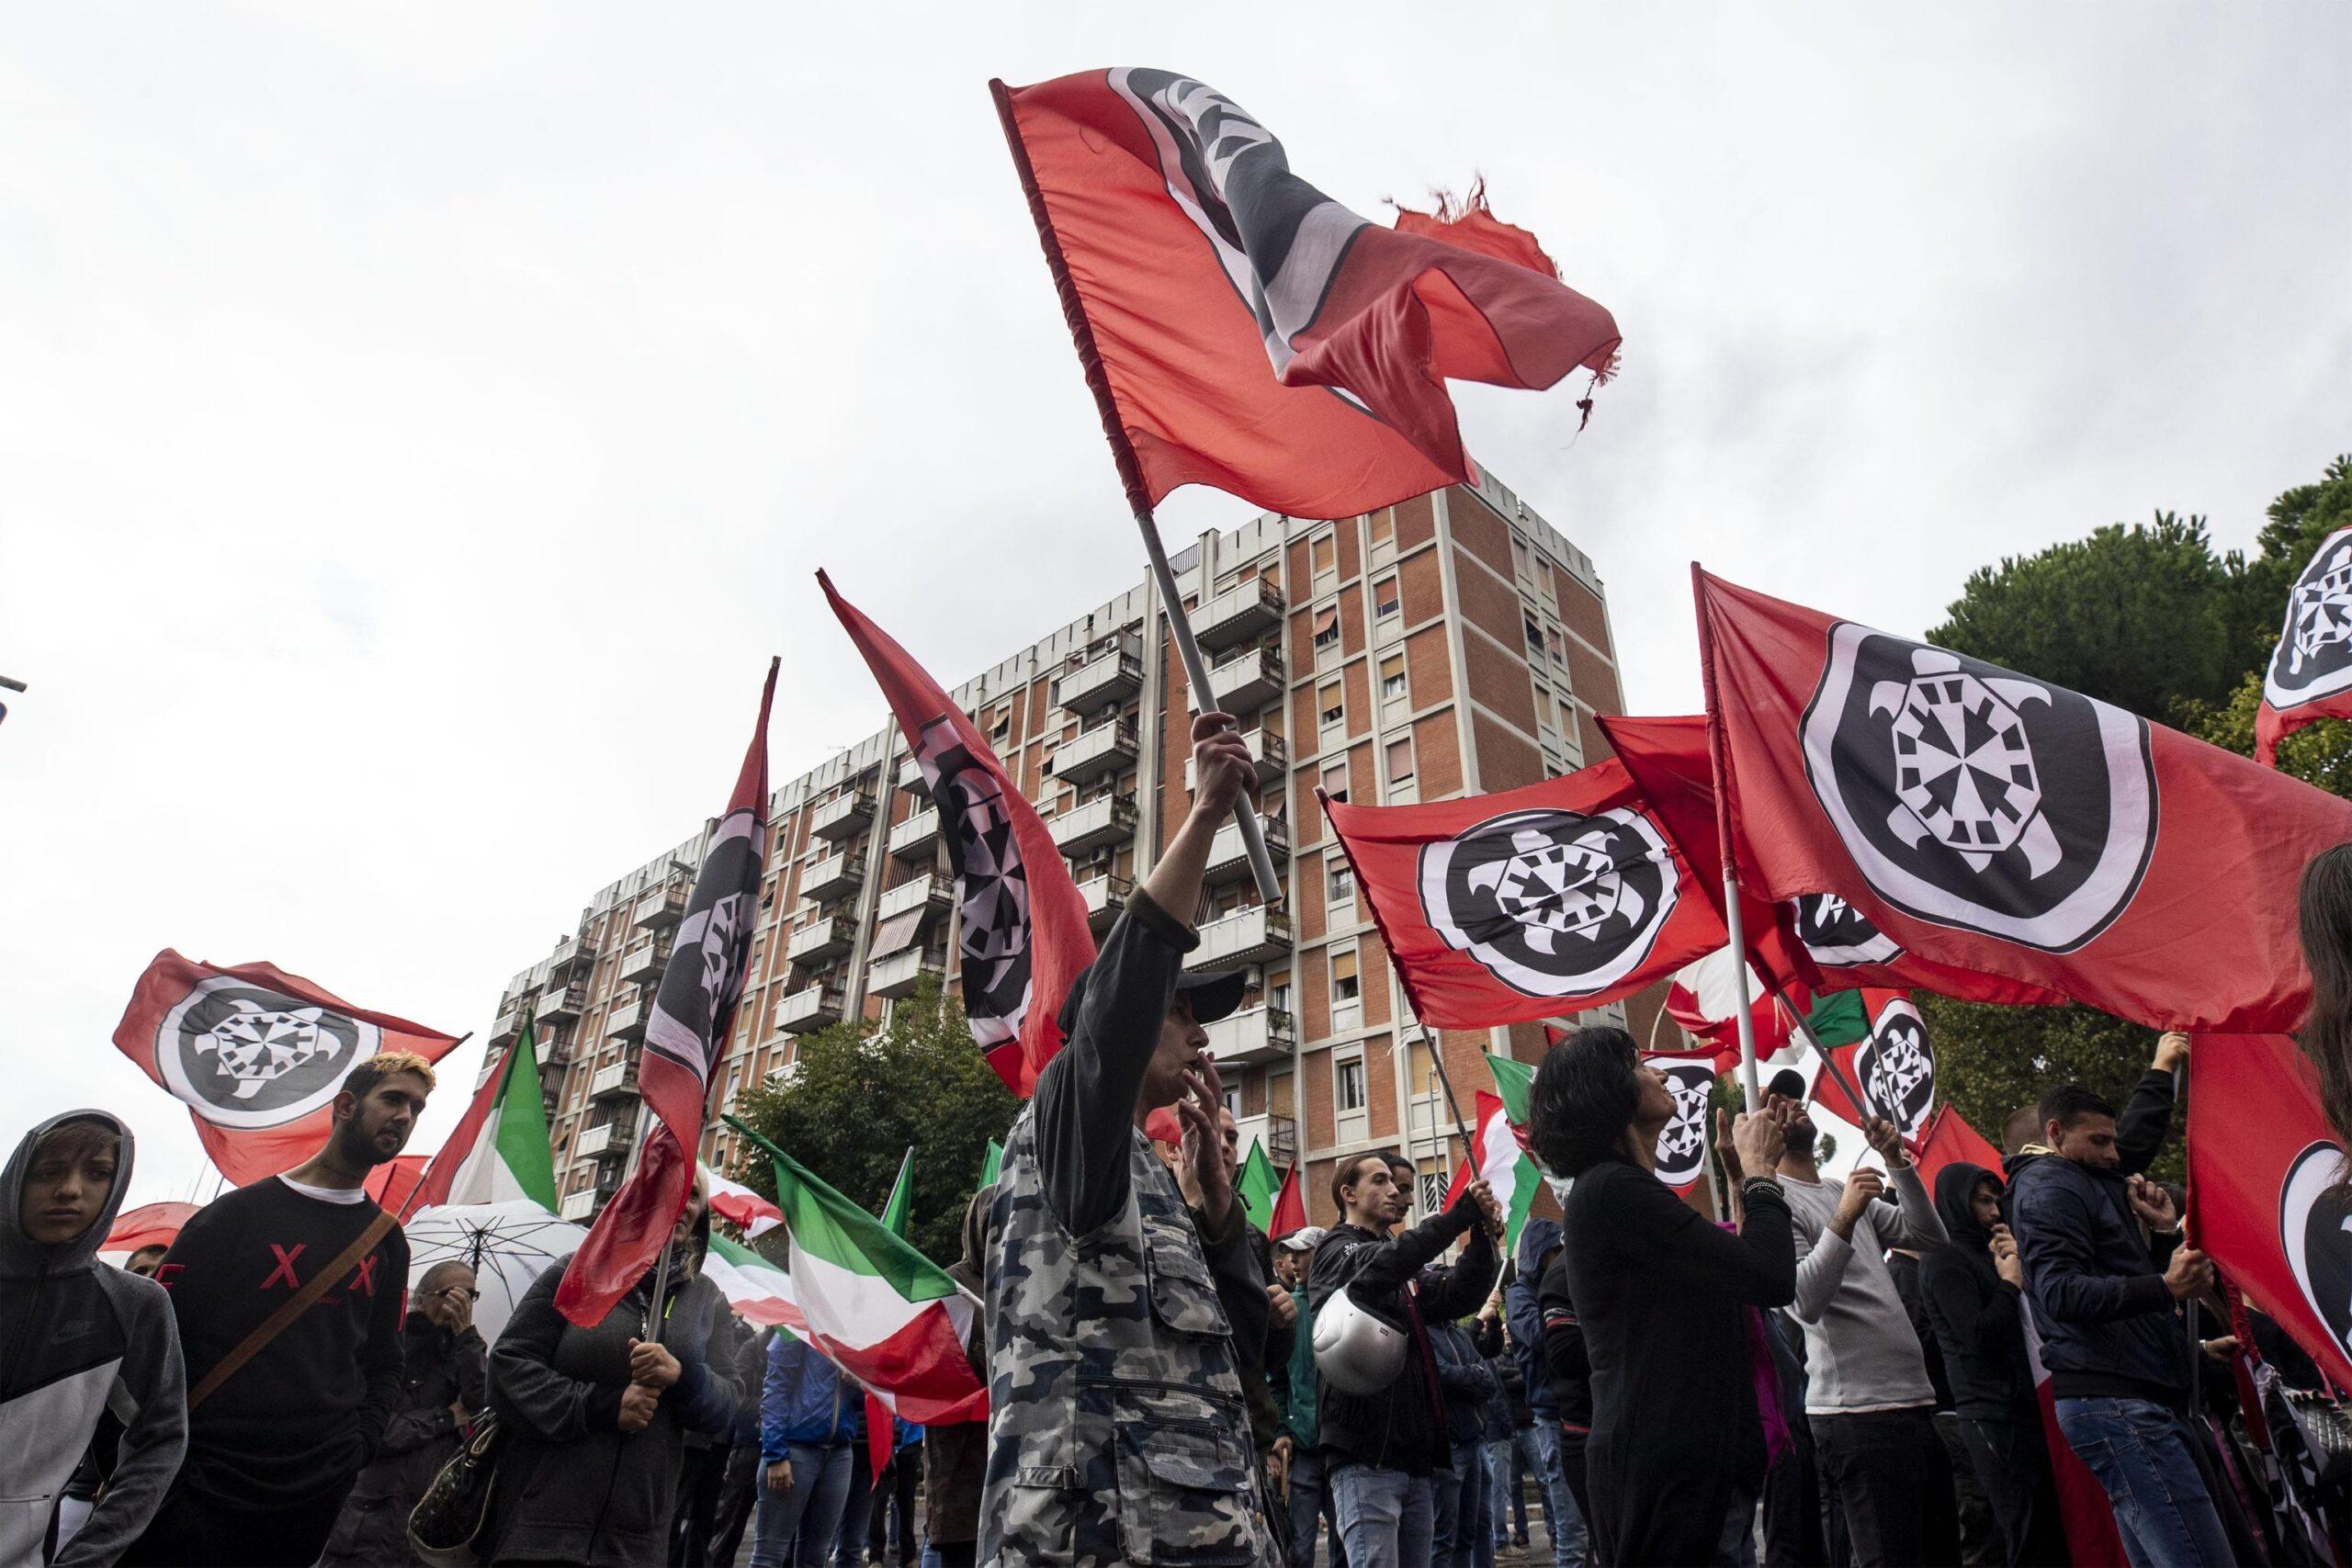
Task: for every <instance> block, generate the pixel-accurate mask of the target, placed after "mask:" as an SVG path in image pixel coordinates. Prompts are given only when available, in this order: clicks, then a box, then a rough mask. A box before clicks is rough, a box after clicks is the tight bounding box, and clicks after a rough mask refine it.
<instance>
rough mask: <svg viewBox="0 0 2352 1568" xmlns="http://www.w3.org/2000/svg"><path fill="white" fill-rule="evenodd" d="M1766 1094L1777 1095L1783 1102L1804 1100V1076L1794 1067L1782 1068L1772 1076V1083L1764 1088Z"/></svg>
mask: <svg viewBox="0 0 2352 1568" xmlns="http://www.w3.org/2000/svg"><path fill="white" fill-rule="evenodd" d="M1764 1092H1765V1093H1767V1094H1777V1095H1779V1096H1780V1097H1781V1099H1783V1100H1804V1074H1803V1073H1801V1072H1799V1071H1797V1070H1796V1069H1795V1068H1794V1067H1782V1068H1781V1070H1780V1071H1779V1072H1777V1073H1774V1074H1773V1075H1772V1081H1771V1082H1770V1083H1768V1084H1766V1085H1765V1086H1764Z"/></svg>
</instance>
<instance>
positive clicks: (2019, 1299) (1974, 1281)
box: [1919, 1160, 2041, 1423]
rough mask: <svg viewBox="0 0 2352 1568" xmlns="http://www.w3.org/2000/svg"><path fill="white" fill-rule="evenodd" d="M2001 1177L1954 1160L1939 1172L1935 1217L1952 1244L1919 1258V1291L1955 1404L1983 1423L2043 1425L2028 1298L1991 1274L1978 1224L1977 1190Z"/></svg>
mask: <svg viewBox="0 0 2352 1568" xmlns="http://www.w3.org/2000/svg"><path fill="white" fill-rule="evenodd" d="M1987 1180H1989V1181H1992V1182H1995V1183H1996V1184H1997V1183H1998V1182H1999V1181H2000V1177H1999V1176H1998V1175H1996V1174H1995V1173H1994V1172H1992V1171H1989V1170H1986V1169H1985V1168H1984V1167H1983V1166H1981V1165H1970V1164H1968V1163H1967V1162H1966V1161H1964V1160H1955V1161H1953V1162H1952V1163H1951V1164H1950V1165H1948V1166H1946V1167H1944V1168H1942V1169H1941V1170H1939V1171H1938V1172H1936V1216H1937V1218H1939V1219H1940V1220H1942V1221H1943V1223H1944V1233H1945V1235H1948V1236H1949V1237H1950V1238H1951V1239H1950V1240H1949V1241H1947V1242H1945V1243H1944V1244H1943V1245H1942V1246H1940V1247H1929V1248H1928V1250H1927V1251H1925V1252H1923V1253H1922V1254H1920V1257H1919V1289H1920V1292H1921V1293H1922V1294H1924V1295H1925V1296H1926V1297H1927V1303H1928V1321H1929V1322H1930V1323H1931V1324H1933V1325H1934V1327H1935V1335H1936V1343H1937V1345H1938V1346H1939V1347H1940V1348H1941V1349H1942V1350H1943V1353H1944V1371H1945V1374H1946V1376H1947V1377H1948V1378H1949V1379H1950V1380H1951V1395H1952V1404H1953V1407H1954V1408H1955V1409H1957V1410H1958V1411H1959V1412H1960V1414H1961V1415H1962V1416H1968V1417H1970V1418H1971V1419H1973V1420H1980V1421H2018V1422H2027V1423H2038V1422H2039V1421H2040V1420H2041V1414H2040V1412H2039V1410H2038V1409H2037V1408H2036V1406H2035V1404H2034V1394H2033V1367H2032V1364H2031V1363H2030V1361H2028V1360H2027V1359H2026V1350H2025V1325H2024V1320H2023V1319H2022V1317H2021V1316H2020V1315H2019V1314H2020V1313H2021V1312H2022V1311H2023V1308H2024V1303H2025V1297H2024V1296H2023V1295H2022V1294H2021V1293H2020V1292H2018V1288H2017V1287H2016V1286H2015V1285H2012V1284H2010V1283H2009V1282H2008V1281H2007V1280H2004V1279H2002V1278H2001V1273H2000V1270H1999V1269H1996V1268H1995V1267H1994V1264H1993V1254H1992V1251H1991V1247H1992V1241H1993V1233H1992V1232H1990V1231H1988V1230H1986V1229H1985V1227H1984V1226H1983V1225H1980V1224H1977V1223H1976V1209H1975V1204H1974V1203H1973V1201H1972V1200H1973V1197H1974V1195H1975V1192H1976V1187H1977V1184H1978V1183H1979V1182H1982V1181H1987Z"/></svg>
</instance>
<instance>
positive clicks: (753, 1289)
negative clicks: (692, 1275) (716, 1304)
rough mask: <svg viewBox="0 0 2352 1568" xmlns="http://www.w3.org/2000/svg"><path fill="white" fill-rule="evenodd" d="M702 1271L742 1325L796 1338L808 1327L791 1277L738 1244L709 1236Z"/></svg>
mask: <svg viewBox="0 0 2352 1568" xmlns="http://www.w3.org/2000/svg"><path fill="white" fill-rule="evenodd" d="M702 1271H703V1274H704V1275H705V1277H707V1279H708V1280H710V1282H711V1283H712V1284H714V1285H717V1286H718V1290H719V1293H720V1294H721V1295H724V1296H725V1297H726V1298H727V1304H728V1305H729V1306H731V1307H733V1308H734V1309H735V1314H736V1315H737V1316H738V1317H741V1319H743V1321H744V1322H746V1323H756V1324H759V1325H761V1326H762V1327H775V1328H783V1329H789V1330H790V1331H791V1332H792V1333H794V1334H796V1335H797V1334H799V1333H800V1332H801V1331H802V1330H803V1329H805V1328H806V1327H807V1326H808V1325H807V1323H806V1322H805V1321H804V1320H803V1319H802V1318H801V1315H800V1304H799V1303H797V1302H796V1301H794V1300H793V1297H792V1277H791V1276H790V1275H788V1274H786V1272H785V1271H784V1270H783V1269H779V1268H777V1267H776V1266H775V1264H773V1263H771V1262H769V1261H768V1260H767V1259H766V1258H762V1257H761V1256H760V1255H759V1254H758V1253H756V1252H753V1251H752V1249H751V1248H750V1247H745V1246H743V1245H742V1244H741V1243H740V1242H732V1241H729V1240H728V1239H727V1238H726V1237H725V1236H723V1235H714V1236H712V1237H711V1238H710V1251H709V1252H708V1253H707V1255H706V1256H705V1257H704V1258H703V1262H702Z"/></svg>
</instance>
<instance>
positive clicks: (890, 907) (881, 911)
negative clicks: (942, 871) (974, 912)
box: [874, 874, 948, 920]
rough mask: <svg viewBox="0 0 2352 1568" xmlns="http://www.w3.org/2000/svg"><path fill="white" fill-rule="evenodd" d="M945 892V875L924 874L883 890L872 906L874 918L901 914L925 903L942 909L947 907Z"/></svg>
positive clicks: (946, 889)
mask: <svg viewBox="0 0 2352 1568" xmlns="http://www.w3.org/2000/svg"><path fill="white" fill-rule="evenodd" d="M947 894H948V882H947V879H946V878H945V877H944V876H936V875H931V874H924V875H922V876H918V877H914V878H912V879H910V880H909V881H906V882H901V883H899V885H898V886H896V887H892V888H888V889H887V890H885V891H884V893H883V895H882V897H881V899H880V900H879V901H878V902H877V903H876V905H875V907H874V915H875V918H876V919H883V920H887V919H889V918H890V917H891V916H893V915H903V914H905V913H906V912H907V911H908V910H909V909H920V908H923V907H924V906H926V905H932V906H935V907H937V908H942V909H944V908H946V907H947Z"/></svg>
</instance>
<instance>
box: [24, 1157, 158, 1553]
mask: <svg viewBox="0 0 2352 1568" xmlns="http://www.w3.org/2000/svg"><path fill="white" fill-rule="evenodd" d="M76 1118H87V1119H89V1120H92V1121H97V1122H106V1123H107V1125H109V1126H111V1127H112V1128H114V1130H115V1133H116V1135H117V1136H118V1137H119V1139H120V1144H119V1152H118V1154H117V1156H116V1162H115V1176H114V1190H113V1191H112V1192H110V1193H109V1194H107V1201H106V1207H105V1209H104V1210H103V1211H102V1212H101V1213H99V1215H98V1217H97V1218H96V1220H93V1221H92V1222H91V1223H90V1228H89V1229H88V1230H85V1231H84V1232H83V1233H82V1234H81V1235H78V1236H75V1237H74V1239H73V1240H72V1241H63V1242H59V1243H57V1244H56V1245H54V1246H51V1247H43V1246H40V1244H38V1243H36V1242H34V1241H33V1239H32V1238H31V1237H29V1236H28V1235H26V1234H25V1230H24V1225H23V1224H22V1223H21V1220H20V1215H21V1213H22V1212H23V1201H24V1185H25V1176H26V1173H27V1172H28V1170H29V1169H30V1168H31V1166H32V1152H33V1149H34V1147H35V1146H36V1145H39V1144H40V1140H41V1139H42V1138H43V1137H44V1136H46V1135H47V1134H49V1132H50V1130H51V1128H53V1127H55V1126H56V1125H57V1124H58V1123H59V1122H65V1121H69V1120H74V1119H76ZM130 1156H131V1138H130V1128H129V1127H126V1126H124V1125H123V1124H122V1122H119V1121H118V1120H117V1119H116V1118H114V1117H112V1116H109V1115H107V1113H106V1112H105V1111H68V1112H66V1113H65V1114H64V1115H62V1116H52V1117H51V1118H50V1119H49V1120H48V1121H46V1122H42V1123H41V1124H40V1126H38V1127H35V1128H34V1129H33V1130H32V1131H31V1132H29V1133H28V1134H25V1137H24V1141H23V1142H22V1143H19V1144H18V1145H17V1151H16V1153H15V1154H13V1155H11V1156H8V1164H7V1168H6V1171H5V1172H0V1568H24V1565H32V1568H38V1565H39V1563H40V1560H41V1543H42V1539H43V1537H44V1536H46V1535H47V1533H48V1530H49V1519H50V1515H51V1514H52V1513H54V1512H55V1511H56V1508H57V1495H58V1492H59V1490H60V1489H61V1488H62V1487H63V1486H64V1484H65V1482H66V1480H67V1478H69V1477H70V1476H71V1475H72V1474H73V1473H74V1466H75V1465H76V1464H78V1463H80V1462H81V1459H82V1454H83V1452H84V1450H86V1449H88V1447H89V1446H90V1436H91V1434H92V1433H93V1432H94V1431H95V1430H96V1428H97V1425H98V1414H99V1412H100V1411H102V1410H111V1411H112V1412H113V1413H114V1415H115V1418H116V1419H117V1420H119V1421H120V1422H121V1423H122V1426H123V1432H122V1441H121V1445H120V1447H119V1449H118V1450H116V1457H115V1466H114V1473H113V1474H112V1475H111V1476H110V1477H109V1478H108V1480H107V1488H106V1491H105V1493H104V1495H101V1496H100V1497H99V1498H98V1503H97V1506H96V1508H95V1509H93V1510H92V1511H91V1514H90V1517H89V1518H88V1519H87V1520H86V1521H85V1523H84V1524H83V1526H82V1529H81V1531H80V1532H79V1533H78V1534H76V1535H75V1536H74V1539H73V1540H70V1541H68V1542H66V1544H65V1548H64V1550H63V1551H61V1552H59V1553H58V1556H57V1564H58V1568H80V1565H82V1564H97V1563H108V1562H113V1561H114V1560H115V1559H116V1558H117V1557H119V1556H120V1555H121V1554H122V1552H123V1551H124V1550H125V1549H126V1548H127V1547H129V1546H130V1543H131V1542H132V1541H134V1540H138V1539H139V1537H140V1535H141V1532H142V1531H144V1530H145V1529H146V1528H147V1522H148V1520H149V1519H151V1518H153V1517H154V1513H155V1510H156V1508H158V1507H159V1506H162V1504H163V1501H164V1491H165V1490H166V1489H167V1488H168V1487H169V1486H170V1485H171V1483H172V1477H173V1475H174V1474H175V1473H176V1472H177V1471H178V1470H179V1467H180V1455H181V1453H182V1452H183V1451H184V1450H186V1449H187V1373H186V1371H184V1370H183V1368H182V1367H181V1364H180V1334H179V1328H178V1325H176V1324H175V1322H174V1321H173V1318H172V1301H171V1298H170V1297H169V1296H167V1295H165V1294H164V1288H163V1287H162V1286H161V1285H158V1284H156V1283H155V1282H154V1281H153V1280H142V1279H141V1278H139V1276H137V1275H136V1274H126V1273H124V1272H123V1271H122V1270H121V1269H111V1268H108V1267H107V1265H105V1264H103V1263H100V1262H99V1261H98V1247H99V1245H100V1244H101V1243H102V1242H104V1241H105V1240H106V1237H107V1232H108V1231H110V1230H112V1229H113V1228H114V1217H115V1214H116V1213H117V1212H118V1211H119V1210H120V1209H121V1207H122V1195H123V1193H124V1192H126V1191H128V1190H130Z"/></svg>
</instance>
